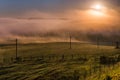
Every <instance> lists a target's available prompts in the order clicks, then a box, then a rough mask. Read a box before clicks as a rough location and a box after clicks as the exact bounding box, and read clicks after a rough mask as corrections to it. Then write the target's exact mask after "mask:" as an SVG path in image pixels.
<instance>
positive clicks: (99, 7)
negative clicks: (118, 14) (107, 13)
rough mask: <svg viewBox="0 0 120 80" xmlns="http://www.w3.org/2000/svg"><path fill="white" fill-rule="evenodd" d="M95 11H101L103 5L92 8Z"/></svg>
mask: <svg viewBox="0 0 120 80" xmlns="http://www.w3.org/2000/svg"><path fill="white" fill-rule="evenodd" d="M91 8H92V9H93V10H97V11H101V10H102V9H103V6H102V5H101V4H95V5H93V6H92V7H91Z"/></svg>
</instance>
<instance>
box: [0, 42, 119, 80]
mask: <svg viewBox="0 0 120 80" xmlns="http://www.w3.org/2000/svg"><path fill="white" fill-rule="evenodd" d="M119 54H120V50H117V49H114V47H113V46H103V45H101V46H100V47H99V48H97V46H96V45H92V44H82V43H72V49H69V43H41V44H20V45H18V56H19V57H21V58H31V57H33V59H32V60H31V61H25V62H20V63H11V62H10V60H11V58H15V46H14V45H12V46H2V47H1V48H0V57H1V63H2V61H3V60H2V59H5V60H6V63H4V64H3V66H2V67H1V68H0V80H78V79H77V77H79V80H85V79H86V80H103V79H104V78H105V76H106V75H110V76H114V74H119V71H120V68H119V66H118V64H119V63H117V64H115V66H114V67H112V66H110V67H109V66H103V65H100V64H99V62H98V61H97V60H95V59H97V58H98V57H100V56H101V55H106V56H116V55H119ZM63 55H64V59H63ZM42 56H43V57H44V59H42V60H39V59H38V58H41V57H42ZM81 58H86V59H87V60H86V61H83V60H81ZM62 59H63V60H62ZM99 67H101V68H99ZM100 69H101V70H100ZM94 70H95V71H94Z"/></svg>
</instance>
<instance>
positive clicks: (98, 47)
mask: <svg viewBox="0 0 120 80" xmlns="http://www.w3.org/2000/svg"><path fill="white" fill-rule="evenodd" d="M99 45H100V43H99V37H97V48H99Z"/></svg>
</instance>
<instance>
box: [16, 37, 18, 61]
mask: <svg viewBox="0 0 120 80" xmlns="http://www.w3.org/2000/svg"><path fill="white" fill-rule="evenodd" d="M17 58H18V39H16V60H17Z"/></svg>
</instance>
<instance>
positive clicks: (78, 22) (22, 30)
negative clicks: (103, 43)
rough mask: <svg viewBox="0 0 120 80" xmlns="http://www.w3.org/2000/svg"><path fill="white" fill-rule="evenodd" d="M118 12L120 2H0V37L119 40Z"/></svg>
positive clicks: (23, 0) (73, 0) (115, 0)
mask: <svg viewBox="0 0 120 80" xmlns="http://www.w3.org/2000/svg"><path fill="white" fill-rule="evenodd" d="M98 4H100V5H102V10H101V11H97V10H95V9H92V8H91V7H92V6H94V5H98ZM119 11H120V0H0V37H2V38H16V37H17V38H21V37H22V38H23V37H24V38H26V37H27V38H28V37H29V38H33V37H35V38H36V37H37V38H43V37H57V38H58V37H66V36H65V35H66V34H67V33H71V34H73V35H77V37H79V36H82V37H84V38H88V36H89V35H88V34H90V36H94V35H96V34H100V35H105V36H107V37H109V36H114V35H115V36H119V31H120V28H119V27H120V24H119V21H120V20H119ZM78 34H79V35H78ZM43 35H44V36H43ZM75 38H76V37H75ZM58 39H59V38H58ZM80 39H82V38H80Z"/></svg>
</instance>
